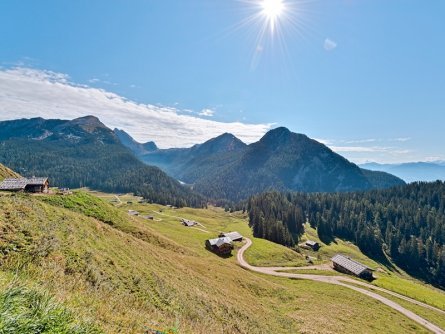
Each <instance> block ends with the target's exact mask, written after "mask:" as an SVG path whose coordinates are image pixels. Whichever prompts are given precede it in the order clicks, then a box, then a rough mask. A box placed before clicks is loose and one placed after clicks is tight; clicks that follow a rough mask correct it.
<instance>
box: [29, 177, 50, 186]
mask: <svg viewBox="0 0 445 334" xmlns="http://www.w3.org/2000/svg"><path fill="white" fill-rule="evenodd" d="M27 180H28V182H27V184H26V185H27V186H44V185H45V183H46V182H48V178H47V177H31V178H29V179H27Z"/></svg>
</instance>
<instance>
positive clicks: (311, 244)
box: [305, 240, 320, 251]
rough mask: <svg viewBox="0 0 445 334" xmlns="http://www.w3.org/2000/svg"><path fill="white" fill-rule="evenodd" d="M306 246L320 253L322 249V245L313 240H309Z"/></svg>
mask: <svg viewBox="0 0 445 334" xmlns="http://www.w3.org/2000/svg"><path fill="white" fill-rule="evenodd" d="M305 245H306V246H307V247H309V248H311V249H312V250H313V251H318V250H319V249H320V244H319V243H318V242H316V241H313V240H308V241H306V242H305Z"/></svg>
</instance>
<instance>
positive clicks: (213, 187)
mask: <svg viewBox="0 0 445 334" xmlns="http://www.w3.org/2000/svg"><path fill="white" fill-rule="evenodd" d="M115 133H116V130H115ZM119 133H120V134H121V137H123V138H125V140H124V141H122V143H123V144H124V145H126V146H127V147H128V148H130V149H132V150H133V152H134V153H135V154H136V155H137V156H138V157H139V159H141V160H142V161H144V162H145V163H147V164H149V165H153V166H158V167H159V168H161V169H162V170H164V171H165V172H166V173H167V174H169V175H170V176H172V177H174V178H176V179H178V180H181V181H182V182H184V183H187V184H190V185H192V186H193V189H194V190H196V191H197V192H199V193H201V194H203V195H204V196H206V197H209V198H218V199H228V200H231V201H239V200H243V199H246V198H248V197H249V196H250V195H252V194H255V193H260V192H262V191H266V190H270V189H274V190H292V191H302V192H346V191H356V190H368V189H375V188H388V187H391V186H395V185H402V184H404V181H403V180H401V179H399V178H397V177H395V176H393V175H390V174H388V173H384V172H374V171H369V170H365V169H361V168H359V167H358V166H357V165H355V164H353V163H351V162H349V161H348V160H346V159H345V158H343V157H342V156H340V155H338V154H337V153H335V152H333V151H332V150H331V149H329V148H328V147H327V146H325V145H323V144H321V143H319V142H317V141H315V140H313V139H310V138H308V137H307V136H306V135H303V134H297V133H293V132H291V131H289V130H288V129H286V128H284V127H279V128H276V129H273V130H270V131H269V132H267V133H266V134H265V135H264V136H263V137H262V138H261V139H260V140H259V141H258V142H255V143H253V144H250V145H246V144H245V143H243V142H242V141H241V140H239V139H238V138H236V137H235V136H234V135H232V134H228V133H225V134H222V135H220V136H218V137H216V138H213V139H210V140H209V141H207V142H205V143H203V144H198V145H194V146H193V147H191V148H174V149H157V150H151V151H147V150H146V151H145V152H142V153H141V150H140V147H143V146H144V145H145V144H138V143H137V142H136V144H135V141H134V140H133V139H131V140H130V139H129V137H130V136H129V135H128V134H125V135H122V131H119ZM130 138H131V137H130ZM129 143H130V144H129Z"/></svg>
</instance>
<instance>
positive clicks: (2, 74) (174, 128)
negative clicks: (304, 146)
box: [0, 68, 272, 148]
mask: <svg viewBox="0 0 445 334" xmlns="http://www.w3.org/2000/svg"><path fill="white" fill-rule="evenodd" d="M85 115H95V116H97V117H99V118H100V119H101V120H102V122H104V123H105V124H106V125H107V126H109V127H111V128H113V127H117V128H120V129H123V130H125V131H127V132H129V133H130V134H131V135H132V136H134V138H135V139H136V140H139V141H148V140H154V141H155V142H156V143H157V144H158V145H159V146H160V147H162V148H165V147H184V146H191V145H193V144H196V143H201V142H203V141H205V140H208V139H210V138H212V137H215V136H217V135H219V134H221V133H224V132H231V133H233V134H234V135H235V136H237V137H238V138H240V139H241V140H243V141H244V142H246V143H251V142H254V141H256V140H258V139H259V138H260V137H261V136H262V135H264V133H265V132H267V131H268V130H269V129H270V128H271V127H272V124H247V123H242V122H231V123H224V122H217V121H213V120H208V119H203V118H200V117H197V116H193V114H190V113H188V114H186V113H184V111H183V110H180V109H177V108H174V107H165V106H159V105H152V104H141V103H136V102H134V101H131V100H128V99H126V98H124V97H122V96H119V95H117V94H115V93H111V92H109V91H106V90H104V89H100V88H92V87H89V86H85V85H78V84H74V83H72V82H70V79H69V77H68V76H67V75H66V74H61V73H54V72H51V71H43V70H37V69H32V68H10V69H0V120H8V119H16V118H29V117H44V118H61V119H73V118H76V117H81V116H85ZM207 116H209V115H207Z"/></svg>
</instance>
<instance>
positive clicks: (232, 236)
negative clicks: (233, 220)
mask: <svg viewBox="0 0 445 334" xmlns="http://www.w3.org/2000/svg"><path fill="white" fill-rule="evenodd" d="M219 237H220V238H224V237H227V238H230V239H231V240H232V241H243V236H242V235H241V234H240V233H238V232H228V233H225V232H222V233H220V234H219Z"/></svg>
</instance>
